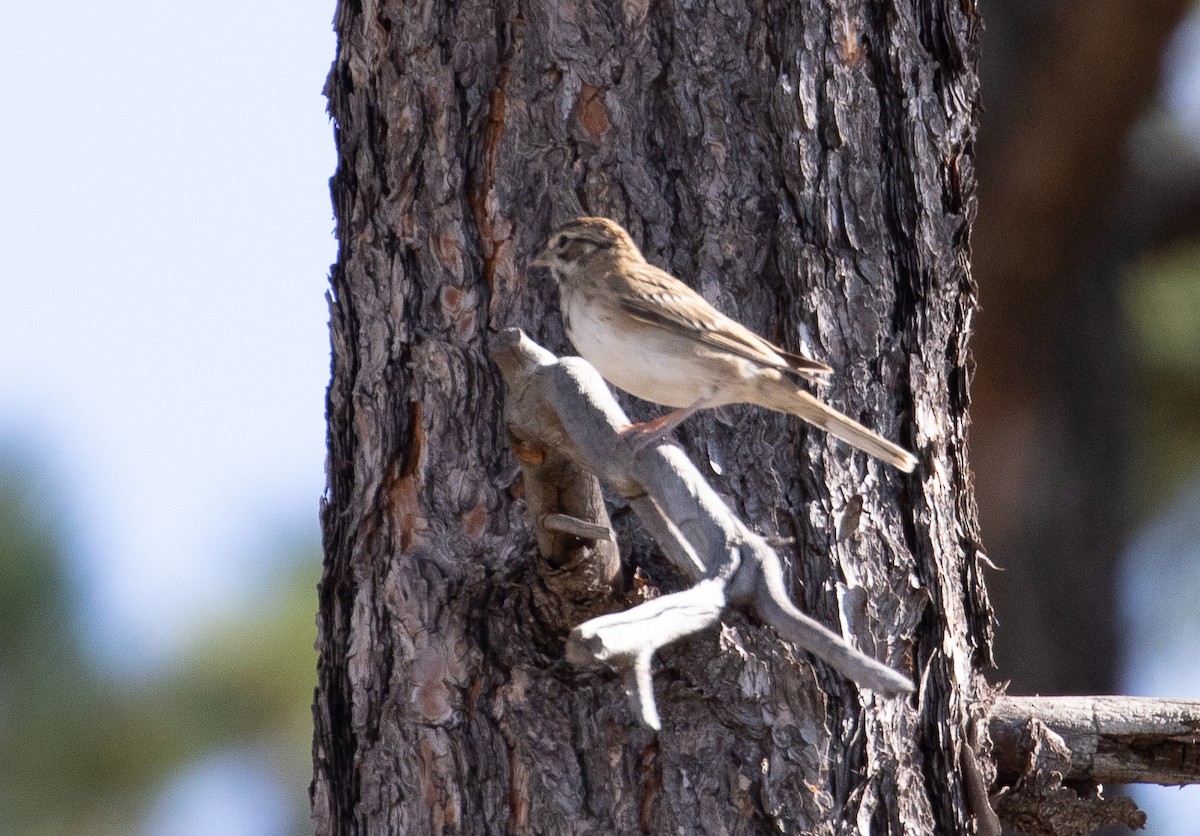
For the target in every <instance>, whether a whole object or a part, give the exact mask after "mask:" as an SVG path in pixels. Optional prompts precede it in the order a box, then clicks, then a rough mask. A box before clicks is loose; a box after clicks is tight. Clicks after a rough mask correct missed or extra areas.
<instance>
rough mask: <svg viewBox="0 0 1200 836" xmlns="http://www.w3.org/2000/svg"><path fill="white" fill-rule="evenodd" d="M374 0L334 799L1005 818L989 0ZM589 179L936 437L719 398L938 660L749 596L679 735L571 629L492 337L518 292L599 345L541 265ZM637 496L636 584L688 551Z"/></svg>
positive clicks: (334, 567)
mask: <svg viewBox="0 0 1200 836" xmlns="http://www.w3.org/2000/svg"><path fill="white" fill-rule="evenodd" d="M336 28H337V31H338V35H339V44H338V55H337V59H336V61H335V64H334V67H333V70H332V72H331V75H330V79H329V84H328V95H329V99H330V111H331V113H332V115H333V118H334V120H335V124H336V135H337V144H338V153H339V163H338V171H337V174H336V175H335V177H334V180H333V184H332V189H333V194H334V206H335V213H336V217H337V224H338V239H339V245H340V246H339V255H338V262H337V264H336V265H335V266H334V268H333V272H332V276H331V284H332V294H331V332H332V342H333V358H334V359H333V376H332V380H331V383H330V388H329V394H328V412H329V464H328V471H329V486H328V495H327V498H326V504H325V507H324V509H323V514H322V517H323V525H324V537H325V551H326V563H325V572H324V577H323V579H322V582H321V587H320V607H321V612H320V617H319V637H318V647H319V651H320V682H319V688H318V692H317V699H316V704H315V706H314V716H315V723H316V733H315V744H314V762H315V776H314V782H313V790H312V792H313V805H314V819H315V823H316V826H317V830H318V832H321V833H351V832H370V833H383V832H395V833H423V832H470V833H478V832H498V831H501V830H504V829H508V830H513V831H516V832H532V831H541V832H551V833H575V832H577V833H613V832H637V831H638V830H639V829H640V830H645V831H652V832H667V831H672V832H687V833H705V832H727V833H758V832H785V833H795V832H816V833H834V832H846V831H864V832H865V831H866V830H868V829H869V830H871V832H876V833H883V832H892V833H918V832H934V831H937V832H964V831H966V830H968V828H969V827H970V826H971V821H972V811H971V810H970V809H968V805H967V802H966V800H965V797H966V796H965V792H966V790H965V788H964V778H963V768H964V767H963V763H962V761H963V754H962V753H963V752H964V747H966V750H969V748H970V744H973V743H974V737H973V736H972V735H971V734H970V733H969V732H970V729H971V726H972V723H973V722H974V721H976V720H979V719H980V718H982V717H983V716H985V715H986V711H987V705H986V703H987V700H988V698H989V692H988V690H987V687H986V685H985V684H984V683H983V681H982V679H981V677H980V676H979V673H978V671H979V668H980V667H982V666H983V665H986V664H987V663H988V661H989V659H990V640H991V620H990V610H989V608H988V604H987V600H986V596H985V593H984V590H983V586H982V582H981V579H980V572H979V570H980V561H979V557H980V554H979V545H978V536H977V530H976V529H977V526H976V520H975V510H974V503H973V498H972V487H971V483H970V477H969V474H968V471H967V467H966V457H965V447H964V441H963V436H964V427H965V420H966V409H967V384H968V369H967V361H968V358H967V351H966V339H967V333H968V331H969V326H970V318H971V315H972V312H973V311H974V307H975V296H974V286H973V284H972V281H971V278H970V273H969V270H968V266H967V257H968V243H967V242H968V236H969V229H970V223H971V217H972V215H973V211H974V199H973V192H974V173H973V160H972V140H973V135H974V126H975V118H976V107H977V84H976V75H975V37H976V31H977V19H976V11H975V8H974V6H973V4H972V3H970V2H964V3H950V4H947V3H941V2H933V0H929V2H918V3H914V4H902V5H891V4H885V3H879V4H869V5H868V4H861V3H847V4H845V5H840V6H830V5H829V4H825V3H819V2H815V1H809V0H806V1H805V2H788V3H768V4H765V5H762V6H753V7H751V6H749V5H744V4H736V3H705V2H664V3H658V4H648V3H644V2H637V0H629V2H625V3H623V4H622V3H615V2H613V3H607V2H606V3H589V2H581V3H578V4H575V3H542V2H536V3H535V2H530V3H507V2H501V3H488V2H482V0H464V2H460V3H456V4H453V5H443V4H436V3H433V2H423V3H416V4H400V3H395V2H380V3H356V2H350V1H349V0H347V2H342V3H340V4H339V8H338V12H337V17H336ZM583 213H593V214H604V215H609V216H611V217H613V218H615V219H616V220H618V221H620V222H621V223H622V224H624V225H625V226H626V227H627V228H629V229H630V230H631V232H632V233H633V234H634V236H635V238H636V239H637V240H638V242H639V244H641V245H642V248H643V250H644V251H645V252H646V253H647V255H648V256H649V257H650V258H651V259H652V260H653V261H655V262H656V263H658V264H660V265H662V266H664V267H666V268H668V269H670V270H672V271H673V272H675V273H676V274H677V275H679V276H680V277H682V278H683V279H685V280H686V281H688V282H689V283H691V284H692V285H693V286H695V287H696V288H697V289H698V290H700V292H702V293H703V294H704V295H705V296H706V297H707V298H708V299H709V300H710V301H712V302H713V303H714V304H716V305H717V306H718V307H720V308H722V309H723V310H725V311H726V312H728V313H730V314H732V315H734V316H737V317H738V318H739V319H741V320H742V321H743V322H745V323H747V324H748V325H750V326H751V327H753V328H755V329H756V330H758V331H759V332H760V333H763V334H765V335H767V336H769V337H771V338H773V339H775V340H777V341H779V342H780V343H782V344H783V345H785V346H786V347H788V348H791V349H798V348H799V347H800V346H801V344H802V343H804V344H807V346H808V347H809V349H810V350H811V351H812V352H813V353H814V354H815V355H816V356H818V357H819V358H820V359H822V360H824V361H826V362H829V363H830V364H831V365H832V366H834V368H835V369H837V375H836V378H835V383H834V385H833V386H832V387H830V389H829V391H828V397H829V398H830V400H832V401H833V402H834V403H835V404H836V405H837V406H838V407H839V408H841V409H843V410H844V411H847V412H849V413H850V414H851V415H853V416H855V417H859V418H862V419H863V420H865V421H866V422H867V423H869V424H870V425H871V426H873V427H874V428H876V429H878V430H879V431H881V432H882V433H883V434H885V435H887V436H889V437H891V438H894V439H896V440H898V441H900V442H902V443H904V444H906V445H907V446H909V447H910V448H911V449H914V450H915V451H917V453H918V455H919V457H920V458H921V461H922V464H921V465H920V466H919V468H918V472H917V474H915V475H914V476H912V477H904V476H900V475H898V474H897V473H895V472H894V471H892V470H890V469H888V468H886V467H884V466H881V465H878V464H876V463H874V462H870V461H868V460H867V459H865V458H864V457H862V456H861V455H858V454H852V453H850V452H848V451H847V450H846V448H844V447H842V446H840V445H839V444H838V443H836V442H833V441H830V440H828V439H826V438H824V437H823V436H822V435H821V434H820V433H818V432H815V431H813V432H809V431H806V430H805V429H804V428H803V426H801V425H800V424H799V423H798V422H797V421H795V420H794V419H791V418H787V417H784V416H779V415H773V414H766V413H764V412H763V411H761V410H751V409H746V408H737V409H734V410H731V411H730V412H728V413H719V414H710V415H705V416H702V417H698V418H695V419H692V420H691V421H689V423H688V424H687V425H685V427H684V428H683V430H682V431H681V432H680V437H681V440H682V441H683V442H684V446H685V449H686V450H687V451H688V453H689V454H690V455H691V457H692V458H693V460H694V461H696V463H697V464H698V465H699V466H700V467H701V469H702V471H703V472H704V473H705V475H706V476H707V477H708V478H709V480H710V481H711V482H712V483H713V485H714V486H715V487H716V488H717V490H718V492H720V493H721V494H722V495H723V496H724V498H726V499H727V501H729V502H730V504H731V505H732V506H733V507H734V509H735V510H736V512H737V513H738V516H739V517H741V518H742V519H743V520H746V521H747V522H748V523H749V524H750V525H751V527H752V528H754V529H756V530H757V531H758V532H759V533H761V534H764V535H766V536H768V537H774V538H782V539H784V540H787V541H789V542H791V544H792V545H791V547H790V548H789V549H784V550H783V551H784V553H785V554H784V557H785V559H786V561H787V563H788V566H787V574H788V576H789V577H790V578H791V581H792V588H791V589H790V590H789V592H790V594H791V597H792V598H793V599H794V600H797V601H800V602H802V603H803V604H804V607H805V608H806V609H807V611H808V612H809V614H811V615H812V616H814V617H815V618H817V619H818V620H819V621H821V622H823V623H824V624H825V625H827V626H830V627H833V628H835V629H837V630H838V631H839V632H843V633H849V634H851V635H853V636H854V638H855V640H856V641H857V643H858V646H859V647H860V649H862V650H863V651H864V652H866V653H867V654H868V655H871V656H874V657H876V658H883V657H888V658H892V657H893V656H894V657H895V658H898V659H901V660H903V664H904V665H905V666H906V670H905V673H907V674H910V675H911V676H912V679H913V681H914V682H915V683H916V684H917V687H918V691H917V694H916V695H915V697H914V698H912V699H910V700H907V701H904V700H888V701H885V700H882V699H878V698H874V697H870V696H867V695H864V694H862V693H860V692H859V691H858V690H857V689H856V688H854V687H853V686H852V685H850V684H848V683H847V682H846V681H845V680H844V679H842V678H841V677H840V676H839V675H837V674H835V673H834V672H832V671H831V670H829V669H828V668H825V667H824V666H823V665H820V664H814V663H813V661H812V660H811V659H810V658H808V657H807V656H805V655H802V654H798V653H796V652H795V651H794V650H793V649H792V648H790V647H789V646H788V645H787V644H786V643H784V642H782V641H780V639H779V638H778V636H777V635H775V634H774V633H773V632H772V631H770V630H768V629H764V627H763V625H761V624H760V623H758V622H756V621H754V620H752V619H750V618H748V617H746V616H742V615H737V614H729V615H726V616H725V617H724V618H723V622H722V624H721V626H720V627H719V629H713V630H711V631H709V632H707V633H704V634H701V635H699V636H696V637H693V638H689V639H686V640H684V641H681V642H679V643H678V644H674V645H671V647H670V648H668V649H666V650H664V651H663V652H662V653H661V654H660V657H659V660H658V664H657V668H656V671H655V678H656V683H657V688H656V696H657V699H658V704H659V711H660V713H661V716H662V730H661V731H660V732H659V733H657V734H654V733H652V732H651V731H649V730H648V729H646V728H645V727H643V726H641V725H640V724H639V723H638V722H637V719H636V717H635V716H634V715H633V714H632V712H631V711H630V710H629V708H628V706H627V704H626V702H625V700H624V696H623V693H622V682H621V681H620V680H619V679H618V678H616V677H614V676H612V675H605V674H587V675H581V674H579V673H578V672H576V671H575V670H574V669H573V668H572V667H571V666H569V665H567V664H566V662H565V660H564V643H565V640H566V637H567V636H566V631H565V630H564V629H563V621H564V618H563V612H564V607H567V608H569V607H570V606H574V604H575V603H577V602H567V604H564V603H563V600H562V597H561V595H559V594H557V593H556V592H555V590H554V589H553V588H552V587H551V585H550V584H548V582H547V575H546V572H545V571H543V564H542V562H540V561H539V558H538V556H537V553H536V546H535V543H536V538H535V536H534V533H533V532H531V531H530V530H529V527H528V526H527V524H526V523H525V520H524V519H523V516H522V514H521V508H520V502H519V498H520V496H521V492H522V485H521V482H520V480H519V478H518V468H517V466H516V462H515V460H514V458H513V456H512V454H511V453H510V451H509V450H508V449H507V446H506V443H505V437H504V432H503V426H504V422H503V419H502V415H501V403H502V398H501V393H500V391H499V387H500V379H499V376H498V374H497V372H496V370H495V369H494V367H492V366H491V365H489V363H488V360H487V354H486V352H487V347H488V340H489V334H490V333H492V332H495V331H498V330H499V329H501V328H503V327H506V326H520V327H522V328H524V329H525V330H527V331H528V332H529V333H530V334H531V335H532V336H533V337H534V338H535V339H537V340H538V341H539V342H541V343H542V344H544V345H546V346H548V347H549V348H551V349H553V350H556V351H558V352H560V353H562V352H564V351H566V350H567V349H568V346H567V344H566V342H565V340H564V337H563V334H562V329H561V324H560V322H559V319H558V316H557V297H556V295H555V293H554V291H553V288H552V286H551V283H550V281H549V279H548V277H545V276H540V275H532V274H529V273H527V272H526V270H525V265H526V261H527V259H528V257H529V255H530V253H531V251H532V250H533V248H534V247H535V246H537V245H538V244H540V243H542V241H543V239H544V236H545V235H546V234H547V232H548V231H549V229H550V227H551V226H552V225H553V224H554V223H556V222H560V221H562V220H565V219H567V218H569V217H571V216H574V215H577V214H583ZM624 403H625V404H626V405H627V407H629V411H631V412H632V413H633V414H634V416H635V417H646V416H647V415H650V414H654V410H653V409H652V408H648V407H647V406H646V405H644V404H638V403H634V402H630V401H629V400H625V401H624ZM731 417H732V420H731ZM613 526H614V528H615V530H616V534H617V540H618V542H619V543H620V545H621V550H622V553H623V555H624V557H625V560H626V572H625V575H624V576H623V577H622V578H621V580H622V582H623V583H627V584H634V583H636V584H646V583H648V584H650V585H652V586H655V587H658V588H660V589H661V590H662V591H666V592H669V591H671V590H673V589H675V588H678V586H679V585H680V584H681V578H680V577H679V576H678V575H677V574H676V573H674V572H672V571H671V570H670V568H669V566H668V564H667V563H666V562H664V561H663V560H662V559H661V558H660V557H657V556H656V554H655V551H654V549H653V548H652V547H651V546H650V545H649V540H648V538H647V537H646V535H645V534H644V532H642V531H641V529H640V528H639V527H638V526H636V525H635V524H633V522H632V521H631V515H630V514H628V513H627V506H626V505H625V504H624V503H623V502H621V501H619V500H616V501H614V504H613ZM635 567H636V569H637V570H638V579H637V580H636V581H635V580H634V579H633V578H632V574H633V571H634V568H635ZM592 603H594V602H588V606H591V605H592ZM618 605H619V603H618V602H616V601H615V600H614V601H612V602H610V604H609V606H611V607H612V608H616V607H617V606H618ZM889 637H895V638H889ZM897 650H898V651H900V652H899V653H896V651H897ZM985 767H986V761H985Z"/></svg>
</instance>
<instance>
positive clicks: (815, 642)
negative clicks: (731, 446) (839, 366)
mask: <svg viewBox="0 0 1200 836" xmlns="http://www.w3.org/2000/svg"><path fill="white" fill-rule="evenodd" d="M492 358H493V359H494V360H495V361H496V363H497V365H498V366H499V367H500V372H501V374H502V375H503V376H504V380H505V383H506V384H507V387H508V392H507V395H506V398H505V421H506V424H507V430H508V432H509V434H510V437H512V438H513V439H515V441H516V443H517V444H518V445H519V450H522V451H526V454H524V455H519V458H520V459H521V461H522V463H523V464H526V463H527V460H528V461H531V462H544V461H545V457H547V456H552V455H559V456H562V457H564V458H565V459H566V460H568V461H569V462H572V463H574V464H575V465H578V466H579V467H582V468H584V469H586V470H587V471H590V472H591V473H593V474H595V475H596V476H598V477H599V478H601V479H602V480H604V481H605V482H607V483H608V484H609V485H611V486H612V487H613V488H614V489H615V490H616V491H617V492H618V493H620V494H621V495H622V496H624V497H625V498H627V499H628V500H629V503H630V506H631V507H632V508H633V510H634V512H635V513H637V515H638V517H639V518H640V519H641V520H642V522H643V524H645V525H646V527H647V528H648V529H649V531H650V533H651V534H652V535H653V536H654V538H655V539H656V540H657V541H658V542H659V544H660V545H661V546H662V548H663V550H664V552H665V554H666V556H667V558H668V559H669V560H670V561H671V562H672V563H673V564H674V565H675V566H676V567H677V568H678V569H679V571H681V572H683V573H684V574H685V575H687V577H688V578H689V579H691V580H693V581H696V582H697V583H696V584H695V586H693V587H692V588H691V589H688V590H685V591H683V592H679V593H675V594H673V595H665V596H662V597H660V598H657V599H654V600H652V601H647V602H645V603H643V604H639V605H638V606H636V607H633V608H632V609H629V610H626V611H624V612H619V613H612V614H609V615H605V616H601V617H600V618H594V619H591V620H590V621H587V622H585V623H584V624H581V625H580V626H578V627H576V628H575V629H574V630H573V631H572V632H571V635H570V637H569V639H568V644H567V656H568V658H569V659H570V660H571V661H572V662H574V663H576V664H581V663H584V662H587V663H593V664H594V663H598V662H604V663H608V664H613V665H616V666H618V667H623V668H625V669H626V672H627V674H628V675H629V676H630V678H631V680H632V681H631V684H630V693H631V698H632V699H633V701H634V704H635V706H636V710H637V712H638V715H639V716H640V717H641V718H642V720H643V722H645V723H646V724H647V725H648V726H650V727H652V728H656V729H657V728H658V726H659V724H658V713H657V710H656V709H655V706H654V695H653V690H652V687H651V680H650V663H651V660H652V658H653V654H654V652H655V651H656V650H657V649H658V648H660V647H662V646H663V645H665V644H668V643H669V642H672V641H674V640H675V639H678V638H681V637H682V636H685V635H688V634H691V633H695V632H698V631H700V630H702V629H704V628H706V627H708V626H709V625H711V624H713V623H714V622H715V621H717V619H718V618H719V617H720V614H721V612H722V610H724V608H725V606H726V605H727V604H732V605H734V606H738V607H743V608H747V609H749V610H750V611H751V612H753V613H754V614H755V615H757V616H758V617H759V618H761V619H762V620H763V621H765V622H766V623H768V624H770V625H771V626H772V627H774V628H775V630H776V631H777V632H778V633H779V634H780V635H781V636H783V637H784V638H786V639H787V640H789V641H791V642H793V643H794V644H796V645H797V646H798V647H800V648H802V649H804V650H807V651H808V652H809V653H811V654H812V655H814V656H816V657H817V658H818V659H820V660H821V661H823V662H825V663H826V664H828V665H830V666H831V667H832V668H834V669H835V670H837V671H839V672H841V673H842V674H843V675H845V676H846V677H848V678H849V679H851V680H853V681H854V682H856V683H858V684H859V685H860V686H862V687H864V688H869V689H871V690H873V691H877V692H879V693H881V694H885V695H893V694H899V693H909V692H911V691H912V690H913V685H912V682H911V681H910V679H909V678H908V677H906V676H904V675H902V674H900V673H898V672H897V671H895V670H893V669H892V668H890V667H888V666H887V665H884V664H882V663H880V662H878V661H876V660H875V659H872V658H871V657H869V656H867V655H865V654H863V653H861V652H859V651H858V650H855V649H854V648H853V647H852V646H851V645H850V643H849V642H848V641H847V640H846V639H844V638H843V637H841V636H838V635H837V634H835V633H833V632H832V631H830V630H829V629H827V628H826V627H824V626H823V625H821V624H820V623H818V622H816V621H814V620H813V619H811V618H809V617H808V616H807V615H805V614H804V613H802V612H800V611H799V610H798V609H797V608H796V607H795V606H794V605H793V604H792V602H791V601H790V600H789V599H788V597H787V594H786V590H785V589H784V582H783V574H782V569H781V567H780V563H779V558H778V556H777V555H776V554H775V552H774V551H772V550H771V548H770V547H769V546H768V545H767V543H766V541H764V540H763V538H761V537H759V536H758V535H757V534H755V533H754V532H752V531H750V530H749V529H748V528H747V527H746V526H745V525H744V524H743V523H742V522H741V521H740V520H739V519H738V518H737V517H736V516H735V515H734V514H733V513H732V512H731V511H730V510H729V508H728V507H727V506H726V505H725V503H723V502H722V501H721V500H720V498H719V497H718V496H717V494H716V492H715V491H713V489H712V488H711V487H710V486H709V484H708V483H707V482H706V481H705V480H704V478H703V477H702V476H701V475H700V473H699V471H698V470H697V469H696V468H695V466H694V465H693V464H692V462H691V461H690V460H689V459H688V458H687V456H686V455H684V453H683V451H682V450H680V449H679V448H678V447H676V446H675V445H673V444H671V443H669V442H665V441H664V442H659V443H657V444H651V445H648V446H646V447H645V448H643V449H641V450H637V449H635V448H634V447H633V446H632V445H631V444H629V443H628V442H627V441H626V440H625V439H624V438H622V437H621V435H620V433H619V431H620V430H621V428H623V427H625V426H628V424H629V419H628V418H627V417H626V415H625V413H624V412H623V411H622V410H621V408H620V406H618V404H617V402H616V399H615V398H613V396H612V393H611V392H610V391H609V389H608V386H607V385H606V384H605V383H604V381H603V379H602V378H601V377H600V375H599V373H598V372H596V370H595V369H594V368H592V366H591V365H589V364H588V363H587V362H586V361H584V360H582V359H580V358H578V357H567V358H562V359H560V358H558V357H556V356H555V355H553V354H551V353H550V352H548V351H546V349H544V348H542V347H541V346H539V345H538V344H537V343H535V342H533V341H532V340H531V339H529V337H528V336H526V335H525V334H524V332H522V331H520V330H518V329H508V330H506V331H503V332H501V333H500V334H499V335H497V337H496V338H495V340H494V341H493V345H492ZM560 475H561V474H560ZM577 477H578V474H572V475H571V478H572V479H575V478H577ZM528 479H529V476H528V471H527V482H528ZM563 487H566V488H567V489H568V490H577V489H576V488H571V487H570V486H557V487H555V486H550V485H545V486H542V487H539V488H536V491H537V492H539V493H547V494H548V493H553V491H554V490H558V489H562V488H563ZM527 491H528V485H527ZM584 493H586V494H587V495H589V496H593V495H594V494H593V493H590V492H588V491H586V490H585V491H584ZM601 510H602V509H601ZM533 511H534V509H532V508H531V516H532V513H533ZM554 511H555V509H551V508H549V507H545V506H543V507H539V508H538V509H536V516H532V518H533V519H536V520H542V519H543V518H544V516H545V515H546V514H548V513H553V512H554ZM569 515H570V516H575V517H577V518H580V519H581V520H582V521H583V522H585V523H593V522H594V523H596V524H600V525H603V526H604V527H605V528H607V526H608V520H607V517H604V518H603V519H602V520H594V519H589V518H588V517H587V515H584V514H569ZM539 527H541V524H539ZM541 545H542V538H541V537H539V547H541ZM902 654H903V650H902V649H900V648H897V649H895V650H894V651H893V655H894V656H895V657H896V658H899V657H900V656H901V655H902Z"/></svg>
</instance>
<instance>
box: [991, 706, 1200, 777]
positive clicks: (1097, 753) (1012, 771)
mask: <svg viewBox="0 0 1200 836" xmlns="http://www.w3.org/2000/svg"><path fill="white" fill-rule="evenodd" d="M1034 720H1036V721H1039V722H1040V723H1042V724H1043V725H1045V727H1046V728H1047V729H1048V730H1049V731H1050V732H1051V733H1052V734H1055V735H1057V736H1058V737H1059V738H1061V740H1062V742H1063V745H1064V746H1065V747H1066V751H1067V753H1068V756H1069V757H1068V759H1067V760H1066V762H1064V763H1063V764H1061V765H1060V766H1059V770H1060V771H1061V772H1062V773H1063V778H1064V779H1065V780H1068V781H1095V782H1097V783H1103V784H1166V785H1171V786H1174V785H1183V784H1196V783H1200V701H1196V700H1165V699H1152V698H1148V697H1120V696H1116V697H1001V698H1000V699H999V700H998V701H997V702H996V705H995V707H994V708H993V710H992V717H991V723H990V724H989V729H990V732H991V738H992V744H993V746H994V747H995V756H996V766H997V768H998V770H999V779H1000V781H1001V782H1003V783H1011V781H1012V779H1014V778H1016V777H1017V776H1018V775H1020V774H1021V773H1022V772H1023V771H1024V769H1025V766H1026V764H1027V762H1028V758H1029V752H1028V748H1027V746H1023V745H1022V740H1025V741H1028V739H1029V732H1028V729H1029V725H1030V723H1031V722H1032V721H1034Z"/></svg>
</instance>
